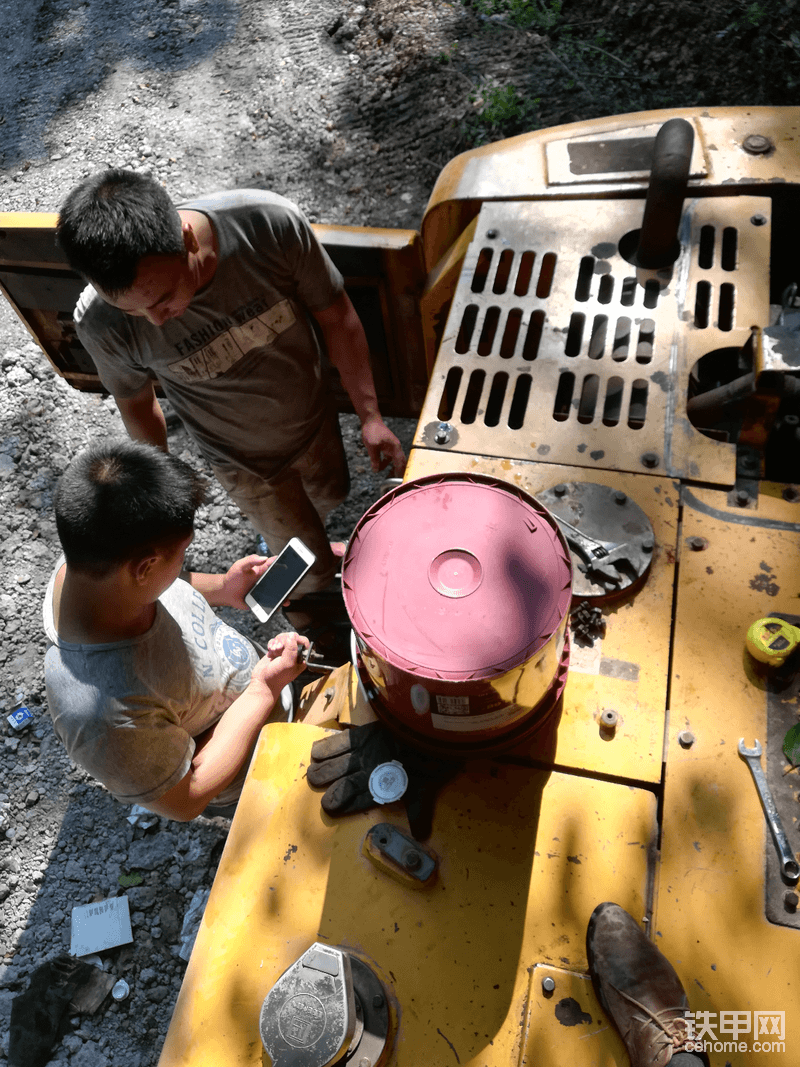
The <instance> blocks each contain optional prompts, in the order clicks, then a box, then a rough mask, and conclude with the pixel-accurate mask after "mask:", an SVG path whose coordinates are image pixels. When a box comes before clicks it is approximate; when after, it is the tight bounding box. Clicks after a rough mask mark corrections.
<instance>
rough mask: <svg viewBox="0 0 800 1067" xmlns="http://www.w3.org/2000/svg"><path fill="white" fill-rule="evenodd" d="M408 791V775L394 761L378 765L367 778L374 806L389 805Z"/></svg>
mask: <svg viewBox="0 0 800 1067" xmlns="http://www.w3.org/2000/svg"><path fill="white" fill-rule="evenodd" d="M406 789H408V775H407V774H406V772H405V768H404V767H403V764H402V763H398V762H397V760H396V759H393V760H390V761H389V762H388V763H379V764H378V766H377V767H376V768H375V770H374V771H373V772H372V774H371V775H370V776H369V791H370V793H372V799H373V800H374V801H375V803H376V804H391V803H392V802H393V801H395V800H399V799H400V797H401V796H402V795H403V794H404V793H405V791H406Z"/></svg>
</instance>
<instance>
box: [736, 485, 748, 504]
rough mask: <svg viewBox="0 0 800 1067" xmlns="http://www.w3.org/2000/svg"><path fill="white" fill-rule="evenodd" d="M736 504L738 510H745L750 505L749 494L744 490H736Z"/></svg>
mask: <svg viewBox="0 0 800 1067" xmlns="http://www.w3.org/2000/svg"><path fill="white" fill-rule="evenodd" d="M736 503H737V504H738V505H739V507H740V508H746V507H747V505H748V504H749V503H750V494H749V493H748V492H747V490H746V489H737V491H736Z"/></svg>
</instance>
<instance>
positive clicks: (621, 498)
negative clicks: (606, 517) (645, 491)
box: [614, 489, 628, 504]
mask: <svg viewBox="0 0 800 1067" xmlns="http://www.w3.org/2000/svg"><path fill="white" fill-rule="evenodd" d="M627 502H628V498H627V496H626V495H625V494H624V493H623V492H622V490H621V489H617V491H616V493H614V503H615V504H627Z"/></svg>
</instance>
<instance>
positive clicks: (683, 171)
mask: <svg viewBox="0 0 800 1067" xmlns="http://www.w3.org/2000/svg"><path fill="white" fill-rule="evenodd" d="M693 147H694V129H693V127H692V125H691V123H689V122H687V121H686V119H669V120H668V121H667V122H665V123H664V125H663V126H662V127H661V129H660V130H659V131H658V134H657V135H656V141H655V146H654V148H653V165H652V168H651V171H650V185H649V186H648V189H647V200H646V201H645V205H644V218H643V219H642V228H641V230H640V231H639V244H638V247H637V249H636V255H635V257H634V262H635V264H636V266H637V267H643V268H644V269H646V270H658V269H659V268H660V267H669V266H671V265H672V264H673V263H674V262H675V260H676V259H677V258H678V256H679V255H680V252H681V245H680V241H679V240H678V230H679V228H680V223H681V215H682V214H683V201H684V197H685V196H686V186H687V184H688V181H689V168H690V166H691V161H692V148H693Z"/></svg>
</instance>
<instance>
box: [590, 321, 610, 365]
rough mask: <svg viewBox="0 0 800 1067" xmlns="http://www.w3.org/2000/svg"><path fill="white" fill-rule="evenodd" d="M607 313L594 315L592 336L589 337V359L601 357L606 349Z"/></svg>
mask: <svg viewBox="0 0 800 1067" xmlns="http://www.w3.org/2000/svg"><path fill="white" fill-rule="evenodd" d="M607 331H608V315H595V317H594V322H593V323H592V336H591V337H590V338H589V359H601V358H602V355H603V353H604V352H605V350H606V333H607Z"/></svg>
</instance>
